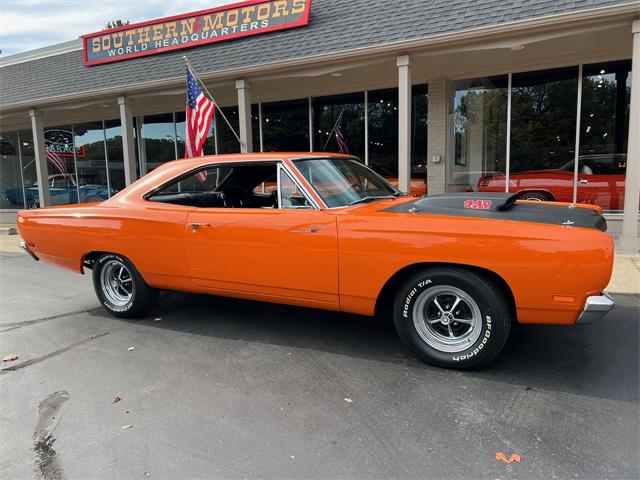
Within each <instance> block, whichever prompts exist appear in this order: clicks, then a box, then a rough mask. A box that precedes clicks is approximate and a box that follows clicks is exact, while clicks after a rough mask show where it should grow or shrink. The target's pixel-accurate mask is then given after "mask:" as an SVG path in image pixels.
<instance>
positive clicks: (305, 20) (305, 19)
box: [82, 0, 312, 67]
mask: <svg viewBox="0 0 640 480" xmlns="http://www.w3.org/2000/svg"><path fill="white" fill-rule="evenodd" d="M269 1H271V0H248V1H245V2H238V3H232V4H229V5H222V6H220V7H215V8H208V9H205V10H198V11H195V12H190V13H183V14H180V15H174V16H172V17H164V18H157V19H155V20H148V21H146V22H139V23H132V24H130V25H126V26H124V27H118V28H112V29H109V30H100V31H98V32H93V33H87V34H86V35H82V48H83V52H82V55H83V58H84V65H85V66H86V67H91V66H94V65H102V64H105V63H114V62H119V61H121V60H129V59H131V58H137V57H146V56H150V55H156V54H159V53H166V52H171V51H174V50H185V49H188V48H194V47H199V46H201V45H207V44H211V43H217V42H224V41H227V40H233V39H236V38H242V37H250V36H253V35H260V34H262V33H268V32H273V31H277V30H288V29H290V28H296V27H303V26H305V25H308V24H309V14H310V12H311V1H312V0H307V4H306V10H305V12H304V13H303V14H302V17H301V18H300V20H298V21H295V22H292V23H285V24H283V25H275V26H273V27H267V28H263V29H260V30H258V31H257V32H256V31H250V30H248V31H246V32H238V33H232V34H230V35H226V36H224V37H214V38H208V39H206V40H203V41H201V42H198V43H195V44H190V45H172V46H169V47H162V48H158V49H156V50H152V51H146V52H137V53H130V54H125V55H122V56H120V57H118V58H103V59H101V60H93V61H89V59H88V58H87V57H88V47H89V40H91V39H92V38H95V37H99V36H102V35H106V34H109V33H114V32H119V31H122V30H131V29H133V28H139V27H146V26H148V25H157V24H158V23H164V22H172V21H174V20H182V19H184V18H190V17H197V16H200V15H206V14H210V13H216V12H222V11H226V10H233V9H235V8H242V7H248V6H251V5H258V4H260V3H267V2H269Z"/></svg>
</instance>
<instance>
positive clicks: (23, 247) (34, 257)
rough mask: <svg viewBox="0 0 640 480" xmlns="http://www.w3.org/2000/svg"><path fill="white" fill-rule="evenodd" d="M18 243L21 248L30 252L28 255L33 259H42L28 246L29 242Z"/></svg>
mask: <svg viewBox="0 0 640 480" xmlns="http://www.w3.org/2000/svg"><path fill="white" fill-rule="evenodd" d="M18 245H19V246H20V248H21V249H23V250H24V251H25V252H27V254H28V255H29V256H30V257H31V258H32V259H33V260H35V261H36V262H37V261H38V260H40V259H39V258H38V257H36V254H35V253H33V252H32V251H31V250H29V247H27V243H26V242H20V243H19V244H18Z"/></svg>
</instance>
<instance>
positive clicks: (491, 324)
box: [393, 267, 512, 369]
mask: <svg viewBox="0 0 640 480" xmlns="http://www.w3.org/2000/svg"><path fill="white" fill-rule="evenodd" d="M393 310H394V321H395V325H396V330H397V331H398V334H399V335H400V338H401V339H402V341H403V342H404V343H405V345H406V346H407V347H409V349H410V350H411V351H412V352H414V353H415V354H416V355H417V356H418V357H420V358H421V359H423V360H425V361H426V362H428V363H431V364H433V365H438V366H442V367H449V368H460V369H470V368H478V367H481V366H483V365H486V364H487V363H489V362H490V361H491V360H493V359H494V358H495V357H496V356H497V355H498V354H499V353H500V351H501V350H502V347H503V346H504V344H505V343H506V341H507V338H508V336H509V330H510V327H511V320H512V318H511V317H512V313H511V309H510V307H509V303H508V301H507V298H506V297H505V294H504V292H503V291H502V290H501V289H500V287H498V285H496V284H495V283H494V282H493V281H491V280H490V279H488V278H486V277H484V276H482V275H480V274H478V273H475V272H472V271H468V270H465V269H462V268H457V267H434V268H429V269H425V270H423V271H422V272H419V273H417V274H415V275H413V276H411V277H410V278H408V279H407V280H406V282H405V283H404V284H403V285H402V286H401V287H400V289H399V290H398V292H397V294H396V298H395V302H394V306H393Z"/></svg>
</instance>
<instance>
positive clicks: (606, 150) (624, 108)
mask: <svg viewBox="0 0 640 480" xmlns="http://www.w3.org/2000/svg"><path fill="white" fill-rule="evenodd" d="M630 103H631V62H628V61H626V62H613V63H603V64H596V65H588V66H585V67H584V68H583V71H582V103H581V114H580V155H579V156H578V168H577V172H578V179H577V180H578V181H577V184H576V188H577V191H576V197H577V201H578V202H583V203H594V204H596V205H600V206H602V207H603V208H605V209H606V210H610V211H622V210H623V208H624V182H625V174H626V168H627V141H628V131H629V105H630ZM572 165H573V164H572Z"/></svg>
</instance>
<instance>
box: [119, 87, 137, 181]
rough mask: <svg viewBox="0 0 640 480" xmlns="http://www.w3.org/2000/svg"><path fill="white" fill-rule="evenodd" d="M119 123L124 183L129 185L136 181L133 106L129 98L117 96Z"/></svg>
mask: <svg viewBox="0 0 640 480" xmlns="http://www.w3.org/2000/svg"><path fill="white" fill-rule="evenodd" d="M118 106H119V107H120V125H121V127H122V152H123V154H124V158H123V160H124V183H125V185H127V186H129V185H131V184H132V183H133V182H135V181H136V146H135V140H134V137H133V108H131V100H129V99H128V98H126V97H118Z"/></svg>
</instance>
